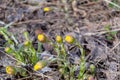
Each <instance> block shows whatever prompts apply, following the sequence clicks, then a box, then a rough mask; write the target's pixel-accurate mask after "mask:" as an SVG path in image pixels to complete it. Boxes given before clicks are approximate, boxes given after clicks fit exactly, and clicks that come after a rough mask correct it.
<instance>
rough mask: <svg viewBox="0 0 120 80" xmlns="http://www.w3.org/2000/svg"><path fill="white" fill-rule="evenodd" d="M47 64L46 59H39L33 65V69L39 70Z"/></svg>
mask: <svg viewBox="0 0 120 80" xmlns="http://www.w3.org/2000/svg"><path fill="white" fill-rule="evenodd" d="M46 65H47V63H46V61H39V62H37V63H36V64H35V65H34V71H38V70H41V69H42V68H44V67H45V66H46Z"/></svg>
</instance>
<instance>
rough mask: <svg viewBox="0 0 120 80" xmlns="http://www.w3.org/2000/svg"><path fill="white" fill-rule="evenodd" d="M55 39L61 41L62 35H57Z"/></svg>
mask: <svg viewBox="0 0 120 80" xmlns="http://www.w3.org/2000/svg"><path fill="white" fill-rule="evenodd" d="M55 39H56V42H58V43H62V37H61V36H59V35H57V36H56V38H55Z"/></svg>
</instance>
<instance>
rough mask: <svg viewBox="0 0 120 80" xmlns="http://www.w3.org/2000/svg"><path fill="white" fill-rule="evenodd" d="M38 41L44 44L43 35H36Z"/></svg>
mask: <svg viewBox="0 0 120 80" xmlns="http://www.w3.org/2000/svg"><path fill="white" fill-rule="evenodd" d="M38 41H40V42H42V43H44V42H46V36H45V35H44V34H38Z"/></svg>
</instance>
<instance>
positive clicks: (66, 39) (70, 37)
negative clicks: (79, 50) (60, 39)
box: [65, 35, 74, 44]
mask: <svg viewBox="0 0 120 80" xmlns="http://www.w3.org/2000/svg"><path fill="white" fill-rule="evenodd" d="M65 41H66V42H67V43H69V44H72V43H73V42H74V38H73V37H72V36H70V35H66V36H65Z"/></svg>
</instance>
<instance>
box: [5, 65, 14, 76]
mask: <svg viewBox="0 0 120 80" xmlns="http://www.w3.org/2000/svg"><path fill="white" fill-rule="evenodd" d="M6 73H7V74H9V75H14V74H15V73H16V70H15V68H14V67H12V66H7V67H6Z"/></svg>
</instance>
